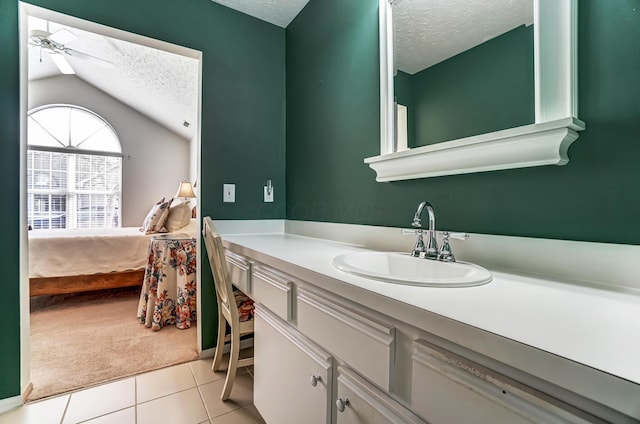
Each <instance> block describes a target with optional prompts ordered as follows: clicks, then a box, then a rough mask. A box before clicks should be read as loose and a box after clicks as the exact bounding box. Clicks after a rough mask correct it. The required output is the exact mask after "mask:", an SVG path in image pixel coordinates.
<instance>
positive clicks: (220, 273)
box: [202, 216, 239, 324]
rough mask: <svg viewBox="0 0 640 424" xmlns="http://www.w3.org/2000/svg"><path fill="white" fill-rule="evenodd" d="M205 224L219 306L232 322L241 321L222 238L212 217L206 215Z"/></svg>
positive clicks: (205, 237)
mask: <svg viewBox="0 0 640 424" xmlns="http://www.w3.org/2000/svg"><path fill="white" fill-rule="evenodd" d="M203 224H204V225H203V228H202V235H203V237H204V244H205V247H206V249H207V256H208V257H209V265H211V272H212V273H213V280H214V281H213V284H214V286H215V288H216V296H217V298H218V308H220V310H221V311H222V314H223V315H224V316H225V318H226V319H227V321H228V322H229V323H230V324H232V323H237V322H239V318H238V306H237V305H236V301H235V296H234V294H233V287H232V285H231V277H230V275H229V269H228V268H227V258H226V256H225V254H224V246H223V245H222V238H221V237H220V234H218V232H217V231H216V228H215V226H214V225H213V221H212V220H211V218H210V217H208V216H206V217H204V219H203Z"/></svg>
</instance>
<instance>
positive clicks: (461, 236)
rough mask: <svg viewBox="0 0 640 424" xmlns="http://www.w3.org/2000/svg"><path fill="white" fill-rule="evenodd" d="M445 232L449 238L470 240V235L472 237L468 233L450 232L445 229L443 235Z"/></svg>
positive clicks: (443, 235)
mask: <svg viewBox="0 0 640 424" xmlns="http://www.w3.org/2000/svg"><path fill="white" fill-rule="evenodd" d="M445 234H446V235H447V238H452V239H456V240H469V237H470V236H469V234H468V233H450V232H448V231H444V232H443V233H442V237H445Z"/></svg>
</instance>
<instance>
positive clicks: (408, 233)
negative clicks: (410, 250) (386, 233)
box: [400, 228, 424, 236]
mask: <svg viewBox="0 0 640 424" xmlns="http://www.w3.org/2000/svg"><path fill="white" fill-rule="evenodd" d="M422 233H424V230H423V229H421V228H418V229H414V230H409V229H405V228H402V229H401V230H400V234H402V235H403V236H415V235H419V234H422Z"/></svg>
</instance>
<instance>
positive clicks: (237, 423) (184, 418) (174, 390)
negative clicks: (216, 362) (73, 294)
mask: <svg viewBox="0 0 640 424" xmlns="http://www.w3.org/2000/svg"><path fill="white" fill-rule="evenodd" d="M211 362H212V359H201V360H198V361H193V362H189V363H186V364H181V365H176V366H173V367H169V368H164V369H161V370H157V371H152V372H148V373H145V374H140V375H137V376H134V377H129V378H125V379H123V380H118V381H115V382H112V383H107V384H103V385H100V386H96V387H91V388H88V389H84V390H79V391H76V392H72V393H68V394H64V395H60V396H56V397H52V398H48V399H44V400H42V401H37V402H32V403H28V404H27V405H25V406H22V407H20V408H17V409H14V410H12V411H9V412H6V413H4V414H1V415H0V424H27V423H28V424H71V423H87V424H147V423H149V424H163V423H167V424H169V423H170V424H205V423H206V424H254V423H264V421H263V420H262V418H261V417H260V414H259V413H258V411H257V410H256V409H255V407H254V406H253V373H252V367H249V368H240V369H238V375H237V377H236V381H235V384H234V385H233V391H232V392H231V397H230V399H229V400H227V401H225V402H223V401H221V400H220V393H221V392H222V386H223V384H224V378H225V373H224V372H217V373H214V372H212V371H211Z"/></svg>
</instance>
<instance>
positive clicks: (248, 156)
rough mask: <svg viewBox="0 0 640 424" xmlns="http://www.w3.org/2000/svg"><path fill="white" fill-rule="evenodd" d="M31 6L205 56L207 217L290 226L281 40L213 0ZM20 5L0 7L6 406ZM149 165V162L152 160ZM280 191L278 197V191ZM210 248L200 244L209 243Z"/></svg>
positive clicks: (207, 291) (12, 324) (14, 281)
mask: <svg viewBox="0 0 640 424" xmlns="http://www.w3.org/2000/svg"><path fill="white" fill-rule="evenodd" d="M30 3H32V4H35V5H37V6H41V7H45V8H48V9H51V10H55V11H58V12H62V13H65V14H68V15H71V16H75V17H79V18H82V19H86V20H89V21H94V22H98V23H101V24H104V25H108V26H111V27H115V28H119V29H123V30H125V31H129V32H133V33H137V34H142V35H145V36H148V37H152V38H156V39H160V40H164V41H168V42H170V43H174V44H178V45H182V46H186V47H190V48H193V49H196V50H200V51H202V52H203V83H202V85H203V99H202V146H201V157H202V169H201V179H200V180H199V181H198V183H199V185H200V187H201V189H200V193H201V194H200V199H198V201H199V202H200V204H201V207H202V214H203V215H210V216H212V217H214V218H215V219H258V218H284V205H285V197H284V186H285V162H284V160H285V157H284V154H285V153H284V152H285V126H284V125H285V97H284V96H285V39H284V37H285V32H284V29H282V28H279V27H276V26H274V25H271V24H267V23H265V22H263V21H260V20H258V19H254V18H251V17H249V16H247V15H243V14H241V13H238V12H235V11H233V10H231V9H228V8H225V7H222V6H220V5H218V4H216V3H213V2H212V1H210V0H192V1H189V2H188V4H187V3H184V2H178V1H172V0H136V1H128V0H94V1H83V0H33V1H30ZM17 23H18V3H17V1H16V0H0V43H1V45H2V47H3V60H2V61H0V71H1V72H0V112H1V113H2V121H1V122H2V123H1V124H0V137H1V140H0V143H1V146H0V161H1V162H2V167H3V169H4V178H2V179H1V180H0V181H1V182H0V184H2V185H1V187H0V188H1V189H2V193H3V194H4V196H5V202H6V204H8V205H12V206H11V207H5V208H2V210H1V211H0V219H2V222H5V223H6V224H7V228H8V229H9V230H8V231H5V235H4V246H5V249H4V251H3V255H2V259H1V266H2V269H3V272H2V277H1V278H2V280H1V281H2V282H1V284H2V293H3V298H4V304H5V308H4V314H3V315H4V321H3V325H2V329H1V330H0V331H1V333H0V334H1V337H2V344H1V346H0V364H2V365H1V370H2V371H1V373H0V376H1V377H2V378H0V399H2V398H6V397H10V396H16V395H18V394H19V391H20V387H19V384H20V377H19V371H20V366H19V361H20V355H19V341H20V336H19V330H20V327H19V321H20V316H19V292H18V288H19V284H18V279H19V269H18V262H19V261H18V258H19V256H18V255H19V253H20V252H19V249H18V240H19V229H18V224H19V211H18V207H17V205H18V202H19V185H18V181H19V172H20V170H19V100H20V99H19V59H18V25H17ZM151 159H152V158H151V157H150V160H151ZM267 179H271V180H272V181H273V184H274V187H275V189H276V199H275V200H276V201H275V202H274V203H273V204H266V205H265V204H264V203H263V201H262V195H263V193H262V187H263V186H264V184H265V181H266V180H267ZM223 183H235V184H236V203H235V204H223V203H222V184H223ZM278 188H280V190H278ZM203 246H204V244H203ZM202 253H203V252H201V256H200V257H201V259H202V260H203V267H202V270H203V278H202V291H201V293H200V294H199V295H200V296H201V299H202V305H203V308H202V311H201V312H202V322H201V323H199V326H198V327H199V328H200V331H202V335H203V345H204V348H210V347H213V346H214V342H215V330H216V328H217V327H216V308H215V297H214V290H213V279H212V277H211V272H210V269H209V265H208V262H207V259H206V255H202Z"/></svg>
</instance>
